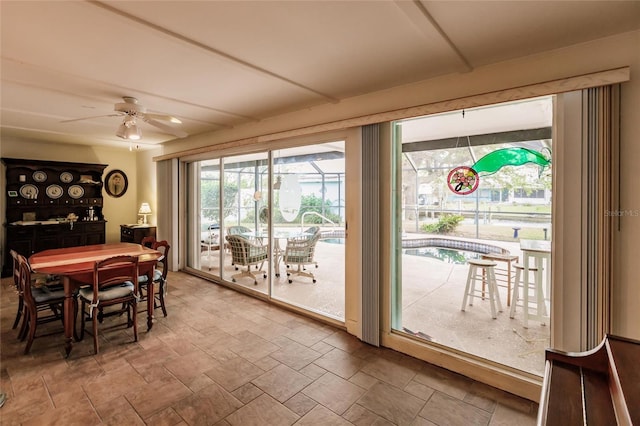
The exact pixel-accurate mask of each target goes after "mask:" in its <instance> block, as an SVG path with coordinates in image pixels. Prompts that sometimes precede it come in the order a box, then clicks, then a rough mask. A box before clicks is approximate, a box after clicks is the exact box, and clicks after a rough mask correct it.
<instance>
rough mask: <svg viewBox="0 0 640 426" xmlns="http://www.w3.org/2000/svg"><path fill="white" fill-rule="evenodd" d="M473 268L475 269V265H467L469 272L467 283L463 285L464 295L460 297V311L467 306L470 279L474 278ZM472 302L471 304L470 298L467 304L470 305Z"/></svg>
mask: <svg viewBox="0 0 640 426" xmlns="http://www.w3.org/2000/svg"><path fill="white" fill-rule="evenodd" d="M475 270H476V268H475V266H473V265H470V266H469V273H468V274H467V284H466V285H465V288H464V297H463V298H462V306H461V307H460V310H461V311H464V309H465V307H466V306H467V299H468V298H469V290H470V288H471V280H472V279H474V275H475ZM472 297H473V296H472ZM472 304H473V299H472V300H471V303H469V305H472Z"/></svg>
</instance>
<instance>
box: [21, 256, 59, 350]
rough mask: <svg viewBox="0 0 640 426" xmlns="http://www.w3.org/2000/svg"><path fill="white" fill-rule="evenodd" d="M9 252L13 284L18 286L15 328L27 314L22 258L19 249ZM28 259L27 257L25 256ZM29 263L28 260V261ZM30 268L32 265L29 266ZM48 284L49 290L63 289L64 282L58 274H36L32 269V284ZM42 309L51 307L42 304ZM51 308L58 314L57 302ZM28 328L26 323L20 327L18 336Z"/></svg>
mask: <svg viewBox="0 0 640 426" xmlns="http://www.w3.org/2000/svg"><path fill="white" fill-rule="evenodd" d="M9 254H10V255H11V259H12V261H13V284H14V286H15V288H16V294H17V295H18V308H17V310H16V318H15V320H14V322H13V326H12V327H11V328H12V329H15V328H16V327H18V324H19V323H20V319H23V318H25V316H24V315H23V312H24V295H23V291H22V290H21V288H20V259H19V257H20V256H21V255H20V254H19V253H18V252H17V251H15V250H9ZM25 259H26V258H25ZM27 264H28V261H27ZM29 268H30V266H29ZM36 284H37V285H38V286H41V285H46V286H47V289H48V290H54V291H55V290H61V289H62V283H61V282H60V277H57V276H53V275H45V274H36V273H34V272H33V271H31V286H34V285H36ZM39 309H40V310H46V309H49V308H47V306H41V307H39ZM51 309H52V311H53V313H54V314H56V315H58V311H57V310H56V309H57V308H56V306H55V304H54V305H53V306H51ZM25 330H26V325H24V323H23V326H22V327H21V328H20V332H19V333H18V338H22V334H23V333H24V332H25Z"/></svg>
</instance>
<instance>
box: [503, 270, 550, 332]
mask: <svg viewBox="0 0 640 426" xmlns="http://www.w3.org/2000/svg"><path fill="white" fill-rule="evenodd" d="M513 267H514V269H515V270H516V278H515V285H514V287H513V296H512V300H511V309H510V310H509V318H514V317H515V313H516V307H517V306H520V307H522V317H523V326H524V328H529V319H533V320H538V321H540V323H541V324H542V325H545V324H546V320H547V319H548V318H549V316H548V314H547V306H546V304H545V302H544V297H543V296H542V294H540V293H541V292H543V289H542V280H541V279H540V274H539V272H540V271H539V270H538V268H536V267H533V266H530V267H529V268H528V272H533V276H534V279H533V282H531V281H529V280H525V279H524V274H525V273H528V272H526V271H525V267H524V265H522V264H520V263H516V264H514V265H513ZM520 292H522V293H520ZM520 301H522V302H521V303H519V302H520ZM539 301H542V302H541V305H540V306H539V305H538V303H540V302H539Z"/></svg>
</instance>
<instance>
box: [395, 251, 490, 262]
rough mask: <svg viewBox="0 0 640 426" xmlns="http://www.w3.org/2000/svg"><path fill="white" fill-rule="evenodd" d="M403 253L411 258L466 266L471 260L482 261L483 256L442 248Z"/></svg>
mask: <svg viewBox="0 0 640 426" xmlns="http://www.w3.org/2000/svg"><path fill="white" fill-rule="evenodd" d="M403 253H404V254H408V255H410V256H421V257H430V258H432V259H437V260H440V261H442V262H445V263H455V264H458V265H464V264H466V263H467V261H468V260H470V259H480V256H481V254H480V253H476V252H472V251H465V250H455V249H448V248H441V247H420V248H415V249H405V250H403Z"/></svg>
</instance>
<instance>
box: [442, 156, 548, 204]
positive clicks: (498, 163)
mask: <svg viewBox="0 0 640 426" xmlns="http://www.w3.org/2000/svg"><path fill="white" fill-rule="evenodd" d="M528 163H534V164H537V165H538V166H540V173H541V174H542V170H544V168H545V167H547V166H549V164H551V160H550V159H549V158H547V157H545V156H544V155H542V154H541V153H540V152H538V151H533V150H531V149H528V148H502V149H498V150H496V151H493V152H490V153H489V154H487V155H485V156H484V157H482V158H481V159H479V160H478V161H476V162H475V164H474V165H473V166H471V167H468V166H459V167H456V168H454V169H453V170H451V171H450V172H449V176H448V177H447V185H448V186H449V189H450V190H451V191H452V192H454V193H456V194H459V195H468V194H471V193H472V192H474V191H475V190H476V189H478V185H479V184H480V176H479V174H480V173H484V174H485V175H491V174H494V173H495V172H497V171H498V170H500V169H501V168H503V167H504V166H523V165H525V164H528Z"/></svg>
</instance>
